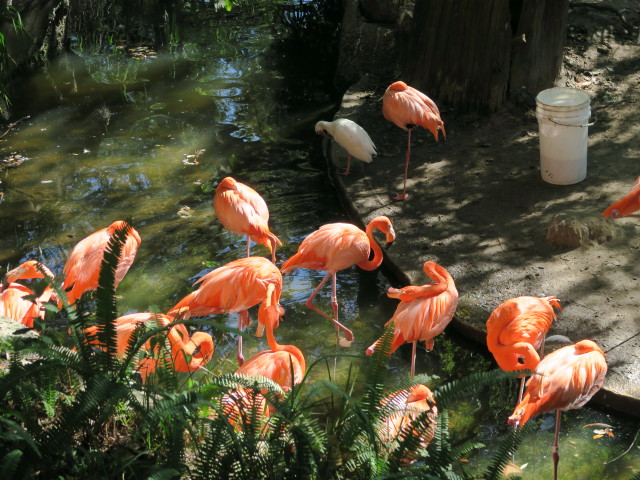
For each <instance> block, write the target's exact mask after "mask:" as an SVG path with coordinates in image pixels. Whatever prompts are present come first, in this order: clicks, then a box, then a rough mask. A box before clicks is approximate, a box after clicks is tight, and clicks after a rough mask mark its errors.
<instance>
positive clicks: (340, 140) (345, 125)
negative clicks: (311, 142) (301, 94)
mask: <svg viewBox="0 0 640 480" xmlns="http://www.w3.org/2000/svg"><path fill="white" fill-rule="evenodd" d="M316 133H317V134H318V135H323V136H326V137H328V138H330V139H331V140H333V141H334V142H336V143H337V144H338V145H340V146H341V147H342V148H344V149H345V150H346V151H347V168H345V169H344V170H343V171H338V173H339V174H340V175H349V173H350V166H351V157H354V158H356V159H358V160H362V161H363V162H365V163H371V161H372V160H373V157H374V156H375V155H376V146H375V145H374V144H373V141H372V140H371V138H370V137H369V134H368V133H367V132H366V131H365V129H364V128H362V127H361V126H360V125H358V124H357V123H356V122H354V121H351V120H349V119H347V118H338V119H336V120H334V121H333V122H323V121H320V122H318V123H316Z"/></svg>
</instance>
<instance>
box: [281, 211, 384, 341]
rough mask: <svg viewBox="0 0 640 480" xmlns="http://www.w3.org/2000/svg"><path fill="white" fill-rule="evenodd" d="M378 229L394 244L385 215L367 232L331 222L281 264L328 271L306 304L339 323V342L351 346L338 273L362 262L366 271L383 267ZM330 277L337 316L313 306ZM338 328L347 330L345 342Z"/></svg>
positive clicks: (284, 269) (286, 268)
mask: <svg viewBox="0 0 640 480" xmlns="http://www.w3.org/2000/svg"><path fill="white" fill-rule="evenodd" d="M374 229H377V230H380V231H381V232H383V233H384V234H385V235H386V241H387V244H390V243H391V242H393V241H394V240H395V238H396V234H395V232H394V231H393V226H392V225H391V221H390V220H389V219H388V218H387V217H384V216H381V217H375V218H374V219H373V220H371V222H369V224H368V225H367V228H366V232H363V231H362V230H360V229H359V228H358V227H356V226H355V225H351V224H349V223H329V224H327V225H323V226H322V227H320V228H319V229H318V230H316V231H315V232H312V233H311V234H309V235H308V236H307V237H306V238H305V239H304V240H303V241H302V244H300V247H298V253H296V254H295V255H294V256H293V257H291V258H289V259H288V260H287V261H286V262H284V263H283V264H282V267H281V270H282V273H289V272H290V271H291V270H294V269H296V268H310V269H312V270H319V271H326V272H327V274H326V275H325V277H324V278H323V279H322V281H321V282H320V284H319V285H318V286H317V288H316V289H315V290H314V291H313V293H311V296H310V297H309V298H308V299H307V302H306V305H307V307H308V308H310V309H311V310H313V311H314V312H317V313H319V314H320V315H322V316H323V317H325V318H328V319H329V320H330V321H332V322H333V323H334V324H335V326H336V334H337V335H338V342H339V343H340V344H341V345H343V346H350V345H351V342H352V341H353V333H352V332H351V330H349V329H348V328H347V327H345V326H344V325H342V324H341V323H340V322H338V298H337V286H336V272H338V271H339V270H344V269H345V268H348V267H350V266H351V265H358V266H359V267H360V268H362V269H363V270H368V271H371V270H375V269H376V268H378V267H379V266H380V264H381V263H382V249H381V248H380V246H379V245H378V243H377V242H376V241H375V239H374V238H373V230H374ZM370 251H373V258H372V259H371V260H369V254H370ZM329 277H331V278H332V279H333V289H332V293H331V306H332V308H333V317H331V316H329V315H328V314H326V313H324V312H323V311H322V310H320V309H318V308H317V307H315V306H314V305H313V299H314V298H315V296H316V294H317V293H318V291H319V290H320V289H321V288H322V286H323V285H324V284H325V283H326V282H327V280H328V279H329ZM338 329H340V330H343V331H344V333H345V336H346V342H342V339H341V338H340V333H339V330H338Z"/></svg>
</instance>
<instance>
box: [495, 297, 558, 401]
mask: <svg viewBox="0 0 640 480" xmlns="http://www.w3.org/2000/svg"><path fill="white" fill-rule="evenodd" d="M553 307H556V308H558V309H560V310H562V307H561V306H560V303H559V301H558V299H557V297H554V296H550V297H528V296H525V297H516V298H511V299H509V300H506V301H504V302H502V303H501V304H500V305H498V306H497V307H496V308H495V310H494V311H493V312H492V313H491V315H490V316H489V319H488V320H487V347H488V348H489V351H490V352H491V353H492V354H493V356H494V358H495V359H496V362H497V363H498V366H499V367H500V368H501V369H502V370H505V371H508V372H509V371H515V370H534V369H535V368H536V367H537V366H538V363H540V355H539V354H538V351H540V350H541V349H542V347H543V345H544V337H545V335H546V334H547V332H548V331H549V329H550V328H551V323H552V322H553V321H554V320H556V319H557V317H556V313H555V311H554V310H553ZM523 388H524V376H523V377H522V378H521V380H520V394H519V396H518V402H520V400H522V391H523Z"/></svg>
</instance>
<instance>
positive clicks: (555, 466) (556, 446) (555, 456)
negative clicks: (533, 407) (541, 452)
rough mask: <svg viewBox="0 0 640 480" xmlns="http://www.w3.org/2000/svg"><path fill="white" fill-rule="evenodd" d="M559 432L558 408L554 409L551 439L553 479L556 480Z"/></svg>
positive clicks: (558, 457)
mask: <svg viewBox="0 0 640 480" xmlns="http://www.w3.org/2000/svg"><path fill="white" fill-rule="evenodd" d="M559 433H560V410H556V434H555V437H554V440H553V450H552V452H553V480H558V462H559V461H560V455H559V454H558V436H559Z"/></svg>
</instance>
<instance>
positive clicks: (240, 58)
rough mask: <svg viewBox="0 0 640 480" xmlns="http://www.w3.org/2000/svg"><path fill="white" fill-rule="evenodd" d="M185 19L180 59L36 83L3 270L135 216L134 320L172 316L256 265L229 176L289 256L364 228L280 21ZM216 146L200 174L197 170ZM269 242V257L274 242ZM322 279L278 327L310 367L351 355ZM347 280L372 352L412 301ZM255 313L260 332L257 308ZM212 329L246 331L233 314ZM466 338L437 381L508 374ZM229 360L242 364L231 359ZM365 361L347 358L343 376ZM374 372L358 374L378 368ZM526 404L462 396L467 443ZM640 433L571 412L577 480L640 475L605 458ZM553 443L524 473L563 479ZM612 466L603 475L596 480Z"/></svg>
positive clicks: (12, 140) (312, 281)
mask: <svg viewBox="0 0 640 480" xmlns="http://www.w3.org/2000/svg"><path fill="white" fill-rule="evenodd" d="M185 24H188V25H189V28H188V29H184V30H183V31H182V32H181V33H182V38H183V40H182V42H183V43H182V44H181V48H176V49H175V51H174V53H173V54H169V53H164V52H158V54H157V55H155V57H156V58H146V59H141V60H140V59H137V60H135V59H132V58H131V57H127V56H126V55H124V54H123V55H119V56H114V55H111V54H104V53H100V54H91V53H89V52H82V58H73V57H71V58H66V59H62V60H61V61H60V63H59V64H58V65H54V66H52V67H51V68H50V70H49V72H48V74H47V75H43V74H39V75H33V76H32V77H30V78H29V79H25V82H24V85H23V87H24V90H23V92H24V93H23V95H22V96H21V100H20V105H19V106H18V105H17V107H18V108H19V109H22V111H24V112H25V114H29V115H31V118H30V119H29V120H28V121H25V122H23V123H22V124H21V125H20V127H19V128H17V129H16V130H15V131H13V132H11V135H9V136H8V137H7V141H6V142H4V143H3V144H0V154H1V155H2V156H6V155H8V154H9V153H11V152H20V153H21V154H23V155H25V156H27V157H29V160H28V161H26V162H25V163H24V164H22V166H20V168H18V169H15V170H9V171H6V172H4V173H3V174H2V178H1V180H2V184H1V188H0V190H2V191H3V192H4V194H5V195H4V201H3V202H2V203H1V204H0V229H1V231H2V232H3V234H2V235H1V236H0V265H2V267H3V268H6V267H7V266H9V265H12V266H15V265H16V264H18V263H19V262H20V261H22V260H26V259H28V258H36V259H40V260H42V261H44V263H46V264H47V265H48V266H49V267H50V268H52V270H53V271H54V272H56V273H60V272H61V270H62V266H63V264H64V262H65V260H66V258H67V255H68V253H69V251H70V250H71V249H72V248H73V246H74V245H75V244H76V243H77V242H78V241H79V240H81V239H82V238H84V237H85V236H86V235H88V234H90V233H92V232H93V231H95V230H97V229H100V228H103V227H105V226H107V225H109V224H110V223H111V222H113V221H114V220H116V219H124V218H128V217H130V218H131V219H132V222H133V224H134V226H135V227H136V229H137V230H138V232H139V233H140V235H141V237H142V240H143V241H142V245H141V246H140V249H139V251H138V256H137V259H136V262H135V263H134V265H133V267H132V268H131V270H130V271H129V273H128V275H127V276H126V277H125V279H124V280H123V281H122V283H121V284H120V286H119V288H118V295H119V299H118V308H119V311H120V313H121V314H124V313H128V312H134V311H149V310H150V311H166V310H167V309H168V308H170V307H171V306H172V305H173V304H175V303H176V302H177V300H178V299H180V298H181V297H182V296H184V295H185V294H186V293H187V292H188V291H189V290H190V288H191V283H192V282H193V279H194V276H196V275H197V274H198V273H199V272H203V271H207V270H208V269H210V268H214V267H215V266H216V265H220V264H224V263H227V262H228V261H230V260H233V259H235V258H238V257H240V256H243V255H244V248H245V241H244V239H243V238H241V237H239V236H237V235H234V234H231V233H229V232H227V231H226V230H224V229H223V228H222V227H221V225H220V224H219V222H218V221H217V220H216V219H215V217H214V214H213V209H212V206H211V200H212V197H213V192H214V190H215V185H216V184H217V182H218V181H219V180H220V179H221V178H222V177H224V176H226V175H233V176H234V177H235V178H237V179H238V180H239V181H241V182H244V183H247V184H249V185H251V186H252V187H253V188H254V189H255V190H257V191H258V192H259V193H261V194H262V196H263V197H264V198H265V200H266V202H267V204H268V205H269V208H270V211H271V218H272V230H273V232H274V233H276V235H278V237H279V238H280V239H281V240H282V241H283V243H284V246H283V248H281V249H279V250H278V257H279V261H282V259H283V258H286V257H288V256H290V255H292V254H293V253H294V252H295V251H296V249H297V246H298V244H299V243H300V241H301V240H302V239H303V238H304V236H306V235H307V234H308V233H310V232H311V231H313V230H315V229H317V228H318V227H319V226H320V225H322V224H324V223H329V222H336V221H348V219H347V218H346V216H345V214H344V212H343V210H342V209H341V206H340V204H339V203H338V201H337V200H336V197H335V194H334V191H333V188H332V185H331V179H330V176H329V175H328V172H327V170H326V168H327V167H326V166H325V165H324V162H323V159H322V149H321V140H320V139H319V138H318V137H317V136H316V135H315V134H314V132H313V124H314V123H315V121H316V120H318V119H319V118H320V116H321V115H324V116H323V118H329V117H330V115H331V114H330V113H326V112H330V111H331V109H332V108H333V101H332V99H331V98H330V97H329V96H327V95H324V96H323V95H321V94H317V95H316V96H315V97H314V101H309V102H306V103H304V104H302V105H301V104H295V103H286V102H283V100H282V99H283V98H287V97H289V96H290V92H289V90H287V89H288V88H289V85H288V84H287V83H286V82H285V78H284V75H283V74H282V73H281V71H280V70H279V69H278V68H277V66H276V65H275V64H274V63H273V62H272V61H271V60H270V58H271V57H269V56H268V55H267V52H268V51H269V50H270V48H271V46H272V42H273V36H272V32H271V27H270V26H269V25H266V22H260V23H259V24H260V25H262V24H264V25H263V26H261V27H255V22H254V24H252V25H251V26H250V27H245V26H242V25H235V24H225V25H224V26H220V25H219V24H218V23H216V24H215V25H212V22H210V21H208V20H207V21H202V22H189V23H185ZM51 85H55V86H56V88H55V89H53V90H54V92H57V93H54V92H52V89H51ZM201 149H204V150H205V152H204V154H203V155H202V156H201V157H200V158H199V164H198V165H193V164H188V162H187V163H185V162H184V160H185V159H186V158H187V155H192V154H194V152H196V151H197V150H201ZM398 234H399V235H401V232H398ZM255 248H256V250H255V252H257V254H262V255H267V251H266V249H264V247H261V246H258V247H255ZM322 277H323V273H321V272H315V271H310V270H296V271H295V272H293V273H292V274H291V275H288V276H286V277H285V287H284V292H283V297H282V304H283V306H284V308H285V310H286V317H285V320H284V321H283V322H282V324H281V326H280V328H279V329H278V330H277V336H278V341H279V342H280V343H281V344H295V345H298V346H299V347H300V348H301V349H302V350H303V351H304V352H305V355H306V356H307V359H308V363H309V364H311V363H312V362H313V360H314V359H317V358H320V357H322V356H323V355H327V354H333V353H342V352H343V350H341V349H339V348H338V347H336V345H335V332H334V328H333V326H332V325H331V324H330V322H328V321H327V320H326V319H324V318H322V317H321V316H319V315H317V314H315V313H314V312H311V311H310V310H308V309H306V307H305V306H304V301H305V300H306V298H307V297H308V296H309V294H310V293H311V291H312V290H313V288H315V286H316V285H317V284H318V283H319V282H320V280H321V279H322ZM338 281H339V285H338V289H339V290H338V298H339V301H340V317H341V319H342V320H344V321H345V324H346V326H348V327H349V328H351V329H353V331H354V334H355V338H356V341H355V343H354V346H353V347H352V349H351V350H350V351H349V352H350V353H354V354H363V352H364V350H365V349H366V347H368V346H369V345H370V344H371V343H372V342H373V341H374V340H375V339H377V338H378V337H379V336H380V334H381V333H382V325H383V323H384V322H385V321H386V320H387V319H388V318H390V316H391V314H392V313H393V310H394V308H395V305H396V301H393V300H388V299H386V297H385V295H384V291H385V290H386V288H387V287H388V286H389V285H388V281H387V279H386V278H385V277H384V276H383V275H382V274H381V273H380V272H372V273H369V272H363V271H360V270H358V269H355V268H353V269H349V270H346V271H343V272H340V273H339V275H338ZM329 297H330V287H326V288H325V289H324V290H323V291H321V292H320V294H319V295H318V297H317V300H316V302H317V305H318V307H319V308H322V309H324V310H326V311H331V306H330V298H329ZM251 316H252V318H253V326H252V327H251V328H250V329H249V331H250V332H252V331H253V329H254V328H255V318H256V311H255V309H252V311H251ZM210 322H211V324H212V325H213V326H215V325H216V324H217V323H223V324H227V325H229V326H231V327H234V326H236V325H237V320H236V318H235V316H233V315H219V316H216V317H215V318H212V319H211V320H210ZM214 334H215V335H216V341H217V344H216V358H217V359H218V360H217V362H218V363H216V364H213V365H212V368H213V369H214V370H215V369H218V370H229V369H232V368H233V364H232V363H231V361H232V360H233V359H234V358H235V346H236V344H235V339H234V338H233V337H231V336H230V335H228V334H226V333H224V332H219V331H216V330H215V329H214ZM451 338H452V335H450V334H446V333H445V334H444V335H442V336H441V337H439V338H438V339H437V340H436V346H435V349H434V351H433V352H429V353H425V352H424V350H421V351H420V353H419V356H418V360H417V371H419V372H429V373H432V374H434V375H437V376H439V377H440V378H439V379H438V380H434V382H435V383H437V382H443V381H445V380H446V379H450V378H457V377H460V376H462V375H465V374H467V373H469V372H470V371H482V370H487V369H489V368H493V367H492V364H491V362H490V361H489V360H487V358H486V357H485V356H483V355H482V354H480V353H477V352H475V351H473V350H472V349H467V348H462V347H461V346H460V343H457V342H454V341H452V340H451ZM265 348H267V346H266V342H265V341H264V340H254V339H248V340H247V341H245V355H246V356H247V358H248V356H250V355H252V354H253V353H255V352H257V351H260V350H263V349H265ZM409 353H410V347H406V348H405V347H403V348H401V349H400V350H399V351H398V352H397V353H395V354H394V355H393V356H392V358H391V361H390V365H389V371H390V374H389V378H390V381H393V380H394V379H398V378H400V377H402V376H404V375H406V374H407V372H408V360H409ZM227 357H228V358H229V359H230V361H224V360H220V359H225V358H227ZM351 361H352V359H341V360H339V362H338V372H339V373H338V376H339V378H343V376H344V375H345V374H346V371H347V370H346V367H347V366H348V365H349V363H350V362H351ZM365 362H366V359H362V360H359V361H356V365H359V366H361V367H362V368H364V366H365V365H366V363H365ZM313 377H314V378H326V376H325V371H324V370H323V369H322V368H317V369H315V370H314V372H313ZM511 387H513V388H511ZM514 399H515V386H506V387H505V388H504V389H503V390H499V389H497V393H496V392H493V393H487V392H478V395H477V396H474V397H473V398H471V399H469V401H467V402H461V404H460V405H459V406H458V407H457V408H456V411H453V412H452V416H451V419H452V428H453V430H454V435H456V436H457V437H460V438H462V439H470V438H476V436H477V435H480V439H481V440H482V441H484V442H485V443H486V444H487V445H489V446H492V445H495V444H496V442H497V440H496V438H498V437H500V436H502V435H505V434H506V432H507V427H506V415H507V414H508V413H509V412H507V410H508V408H506V407H505V405H513V404H514ZM595 422H601V423H607V424H610V425H613V426H614V432H615V433H616V437H615V438H605V439H598V440H597V441H596V440H594V439H593V438H592V435H593V434H592V433H591V430H590V429H582V428H581V427H582V425H585V424H587V423H595ZM635 425H637V422H632V423H631V424H630V425H627V420H626V419H624V418H620V417H611V416H608V415H606V414H603V413H601V412H598V411H595V410H593V409H585V410H583V411H582V412H579V413H576V412H572V413H571V414H569V415H567V421H566V422H565V424H564V426H565V427H566V428H563V442H562V446H561V448H562V450H561V454H562V455H563V459H562V461H561V471H562V469H564V471H565V472H576V476H574V477H571V478H596V477H598V476H600V477H601V478H603V477H605V476H606V477H607V478H628V477H629V476H630V475H629V467H633V468H638V467H639V466H640V460H639V456H638V453H637V449H634V450H633V451H632V452H631V453H630V454H628V455H627V456H626V457H624V458H623V459H622V460H619V461H617V462H615V463H613V464H610V465H607V466H606V467H605V466H602V462H603V461H604V460H605V459H611V458H613V457H615V456H616V455H618V454H619V453H621V452H622V451H624V450H625V449H626V448H627V446H628V445H629V444H630V443H631V440H632V438H633V434H634V433H635V429H636V426H635ZM550 442H551V441H550V438H549V431H548V426H547V420H546V419H544V420H543V423H542V427H541V428H540V430H539V431H538V432H537V433H536V435H534V436H533V437H532V438H531V439H528V440H527V442H525V444H524V445H523V446H522V447H521V449H520V451H519V452H518V454H517V456H516V459H515V460H516V462H517V463H519V465H522V464H525V463H527V464H528V466H527V468H525V469H524V473H523V475H524V478H532V479H533V478H543V477H545V478H546V477H547V476H548V471H549V468H550V457H549V446H550ZM488 455H489V453H488V451H487V452H484V451H480V452H479V453H478V455H477V456H476V457H472V458H471V459H470V468H472V466H473V464H474V462H476V464H477V463H481V462H483V461H485V457H487V456H488ZM596 470H597V471H598V472H602V473H598V474H597V475H595V476H594V475H593V474H591V476H588V475H589V474H590V473H589V472H595V471H596ZM582 472H584V473H582ZM578 475H582V476H578ZM567 476H569V475H568V474H567Z"/></svg>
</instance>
